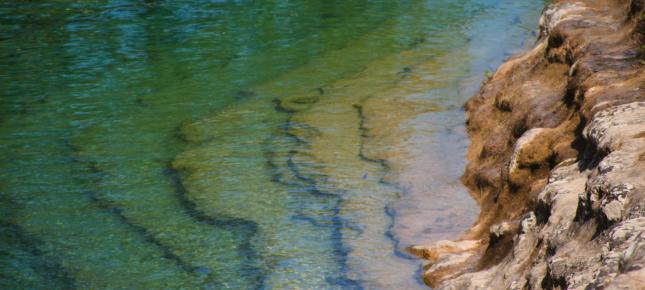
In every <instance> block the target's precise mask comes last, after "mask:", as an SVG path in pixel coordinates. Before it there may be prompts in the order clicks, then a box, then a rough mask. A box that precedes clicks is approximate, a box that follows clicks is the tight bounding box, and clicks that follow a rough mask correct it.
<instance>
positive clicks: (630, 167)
mask: <svg viewBox="0 0 645 290" xmlns="http://www.w3.org/2000/svg"><path fill="white" fill-rule="evenodd" d="M643 15H645V1H643V0H629V1H628V0H598V1H595V0H594V1H591V0H588V1H571V0H560V1H554V2H553V3H552V4H549V5H548V6H547V8H546V9H545V10H544V12H543V16H542V18H541V19H540V24H539V25H540V33H541V34H540V38H539V39H538V42H537V43H536V45H535V47H534V48H533V49H532V50H530V51H528V52H526V53H524V54H521V55H518V56H515V57H512V58H511V59H510V60H508V61H507V62H506V63H505V64H504V65H502V66H501V67H500V68H499V69H498V71H497V72H496V73H495V74H494V75H493V77H492V78H491V79H490V80H488V81H487V82H486V83H485V84H484V85H483V87H482V88H481V90H480V92H479V93H478V94H477V95H475V96H474V97H473V98H471V99H470V100H469V101H468V103H467V104H466V106H465V108H466V111H467V127H468V130H469V135H470V137H471V139H472V143H471V146H470V147H469V151H468V156H467V157H468V160H469V163H468V165H467V168H466V171H465V173H464V176H463V178H462V181H463V182H464V184H466V186H468V187H469V189H470V191H471V195H472V196H473V197H474V198H475V199H476V200H477V201H478V202H479V205H480V207H481V214H480V216H479V219H478V220H477V222H476V224H475V225H474V226H473V227H472V229H471V230H470V231H468V232H467V233H465V234H464V237H463V241H477V242H476V243H474V242H471V244H470V246H468V247H464V246H463V245H459V243H460V242H454V243H450V242H441V243H440V244H437V245H435V246H430V247H415V250H413V251H411V252H412V253H414V254H416V255H418V256H420V257H423V258H426V259H429V260H430V263H429V264H428V265H427V267H426V269H425V271H424V280H425V281H426V283H428V284H429V285H430V286H432V287H433V288H434V289H601V288H606V289H645V272H644V271H643V269H645V59H644V57H645V52H643V51H642V47H645V46H643V45H645V17H644V16H643ZM463 241H462V242H463Z"/></svg>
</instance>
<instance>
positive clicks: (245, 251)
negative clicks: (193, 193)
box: [164, 164, 262, 285]
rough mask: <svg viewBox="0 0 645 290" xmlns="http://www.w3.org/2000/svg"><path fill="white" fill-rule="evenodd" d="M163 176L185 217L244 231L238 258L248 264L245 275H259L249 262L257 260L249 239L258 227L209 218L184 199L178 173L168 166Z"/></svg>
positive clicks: (236, 221) (247, 221) (219, 226)
mask: <svg viewBox="0 0 645 290" xmlns="http://www.w3.org/2000/svg"><path fill="white" fill-rule="evenodd" d="M164 174H165V175H166V176H167V177H168V178H169V179H170V181H171V182H172V184H173V186H174V187H175V192H176V196H177V199H178V201H179V203H180V205H181V206H182V207H183V208H184V210H185V213H186V215H187V216H189V217H191V218H193V219H195V220H196V221H198V222H201V223H205V224H209V225H212V226H215V227H218V228H224V229H228V230H232V231H239V230H240V229H243V230H244V236H245V238H244V242H243V244H241V245H240V250H241V253H240V256H241V257H245V258H246V259H248V260H249V262H246V263H243V265H244V271H245V273H260V272H261V271H260V269H259V268H257V267H256V266H254V265H253V263H251V262H250V261H256V260H259V256H258V254H257V253H256V252H255V250H254V249H253V245H252V244H251V237H252V236H254V235H255V234H256V233H257V232H258V225H257V224H256V223H255V222H253V221H249V220H244V219H240V218H232V217H226V216H222V215H218V216H216V217H213V216H209V215H207V214H206V213H204V212H202V211H200V210H198V209H197V207H196V205H195V203H193V202H192V201H190V200H189V199H188V198H187V197H186V187H185V186H184V184H183V182H182V181H181V178H180V173H179V172H178V171H177V170H175V169H174V168H172V166H171V165H170V164H168V165H167V166H166V168H165V170H164ZM261 276H262V275H258V277H256V278H255V280H256V285H262V282H261V281H262V279H261Z"/></svg>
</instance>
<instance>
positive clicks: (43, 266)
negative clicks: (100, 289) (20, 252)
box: [0, 220, 76, 289]
mask: <svg viewBox="0 0 645 290" xmlns="http://www.w3.org/2000/svg"><path fill="white" fill-rule="evenodd" d="M0 232H2V236H3V237H2V240H3V241H7V238H6V237H5V236H6V235H9V236H13V238H14V239H15V240H17V241H18V243H19V246H20V247H21V248H23V249H24V250H25V251H26V252H28V253H29V254H31V255H32V256H34V257H36V259H37V261H30V263H29V265H30V267H31V268H32V269H34V270H35V271H36V272H37V273H39V274H40V275H42V276H43V277H45V278H46V279H47V280H49V281H53V282H57V284H58V283H60V285H61V286H62V288H63V289H76V281H75V280H74V278H73V277H72V276H71V275H70V274H69V273H68V272H67V271H66V269H65V268H64V267H63V266H62V265H61V264H60V263H59V262H58V261H57V260H56V259H55V258H52V257H45V253H43V252H42V251H41V250H40V249H39V246H38V245H39V244H42V242H41V241H39V240H38V239H37V238H35V237H32V236H30V235H28V234H27V233H26V232H25V230H23V229H22V228H21V227H20V226H19V225H16V224H13V223H11V222H8V221H6V220H3V221H0ZM5 247H6V245H5ZM48 286H49V287H53V286H54V285H48Z"/></svg>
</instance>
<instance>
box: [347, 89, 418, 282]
mask: <svg viewBox="0 0 645 290" xmlns="http://www.w3.org/2000/svg"><path fill="white" fill-rule="evenodd" d="M368 98H369V97H368ZM354 108H355V109H356V112H357V114H358V118H359V120H360V121H359V126H358V128H359V130H360V131H361V141H360V142H359V151H358V152H359V153H358V157H359V158H360V159H362V160H364V161H367V162H372V163H376V164H379V165H380V166H381V167H382V168H383V169H384V170H385V171H391V167H390V166H389V165H388V164H387V161H386V160H384V159H373V158H369V157H367V156H365V155H364V153H363V147H364V145H365V144H364V143H363V138H368V137H369V135H368V133H367V128H366V127H365V119H366V118H365V114H364V113H363V107H362V106H361V105H358V104H355V105H354ZM379 183H381V184H383V185H387V186H389V187H392V188H393V189H395V190H397V191H399V192H402V193H405V190H404V189H402V188H400V187H399V186H398V185H396V184H392V183H389V182H387V181H385V180H384V179H383V177H381V178H380V179H379ZM383 211H384V212H385V215H387V216H388V217H389V218H390V224H389V225H388V226H387V230H386V232H385V236H386V237H388V239H390V240H391V241H392V243H393V246H394V254H395V255H396V256H397V257H400V258H403V259H407V260H417V259H416V258H415V257H413V256H411V255H409V254H408V253H406V252H404V251H401V249H400V243H401V241H400V240H399V239H398V238H397V237H396V235H394V233H393V229H394V219H395V218H396V212H395V211H394V210H393V209H392V208H391V206H390V205H386V206H385V208H384V209H383ZM420 277H422V276H421V275H417V276H415V279H417V280H418V282H419V283H422V284H423V281H422V280H421V279H420Z"/></svg>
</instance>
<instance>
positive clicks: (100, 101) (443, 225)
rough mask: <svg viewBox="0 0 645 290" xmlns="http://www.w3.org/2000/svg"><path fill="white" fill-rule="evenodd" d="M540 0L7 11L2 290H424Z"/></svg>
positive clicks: (112, 5)
mask: <svg viewBox="0 0 645 290" xmlns="http://www.w3.org/2000/svg"><path fill="white" fill-rule="evenodd" d="M542 4H543V3H541V2H540V1H484V0H479V1H477V0H472V1H466V0H462V1H447V0H446V1H405V2H402V1H397V2H395V1H392V2H388V1H372V2H367V1H349V2H348V1H308V2H306V3H299V2H285V3H255V2H245V1H237V2H226V1H212V2H182V3H175V2H163V1H143V2H139V1H110V2H109V3H108V2H92V3H83V2H66V1H61V2H50V3H22V2H17V3H6V2H5V3H3V4H0V43H1V44H2V45H1V46H0V84H1V87H2V88H3V91H2V93H1V94H0V97H1V99H0V110H1V111H0V114H1V115H0V148H1V151H0V156H1V157H0V158H2V160H1V161H2V163H0V164H1V165H0V177H1V178H0V192H1V198H0V207H1V208H0V210H1V212H2V223H1V227H0V230H1V239H2V244H3V248H2V251H3V253H2V256H1V258H0V261H1V263H2V264H0V267H1V269H2V271H1V273H2V276H0V283H2V284H0V285H2V288H13V289H18V288H24V289H34V288H47V289H55V288H74V287H77V288H212V289H224V288H230V289H253V288H275V289H282V288H304V289H314V288H318V289H319V288H325V289H328V288H369V289H372V288H390V289H401V288H420V287H422V285H421V284H420V283H419V281H418V279H417V278H416V277H415V276H416V274H417V271H418V270H419V267H420V262H419V261H415V260H413V259H410V258H409V257H406V256H405V254H403V252H402V251H401V250H402V248H403V247H405V246H408V245H411V244H423V243H430V242H432V241H434V240H437V239H441V238H453V237H456V236H457V235H458V234H459V233H460V232H461V231H462V230H463V229H464V228H465V227H467V226H468V224H469V223H470V222H471V221H472V220H473V219H474V216H475V215H476V212H477V209H476V207H475V205H474V203H473V202H472V201H471V200H470V199H469V198H468V196H467V194H466V193H465V191H464V190H463V188H461V186H460V185H459V183H458V176H459V175H460V171H461V170H462V168H463V153H464V149H465V146H466V144H467V140H466V138H465V136H464V133H463V128H462V126H461V124H462V122H463V113H462V112H460V110H459V106H460V105H461V103H463V101H464V100H465V99H466V98H467V97H468V96H469V95H470V94H471V93H472V92H473V89H476V87H477V83H478V82H479V81H480V80H481V79H482V77H483V72H484V71H485V70H493V69H494V67H495V66H496V65H497V64H499V63H500V62H501V60H502V59H503V58H504V57H505V56H507V54H508V52H510V51H512V50H513V49H518V48H519V47H521V46H522V43H523V41H524V40H526V39H527V38H530V32H529V31H527V30H526V29H524V28H523V27H532V26H533V25H534V23H536V19H537V15H538V12H539V10H540V8H541V6H542Z"/></svg>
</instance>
